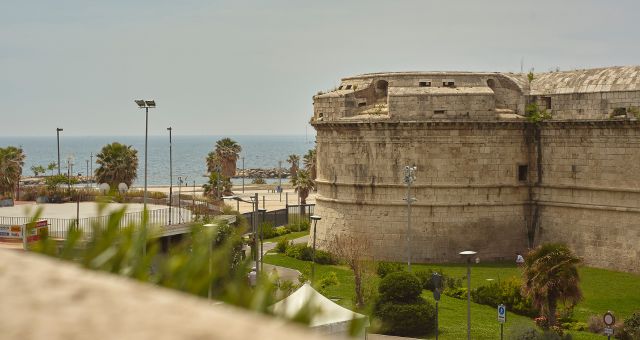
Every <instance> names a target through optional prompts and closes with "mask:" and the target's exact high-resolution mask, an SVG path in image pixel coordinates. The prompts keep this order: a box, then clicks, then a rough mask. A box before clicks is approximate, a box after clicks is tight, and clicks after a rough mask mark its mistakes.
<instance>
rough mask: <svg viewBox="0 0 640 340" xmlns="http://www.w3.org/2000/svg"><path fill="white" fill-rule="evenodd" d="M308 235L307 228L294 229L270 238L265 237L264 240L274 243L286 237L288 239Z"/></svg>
mask: <svg viewBox="0 0 640 340" xmlns="http://www.w3.org/2000/svg"><path fill="white" fill-rule="evenodd" d="M307 235H309V230H305V231H294V232H291V233H288V234H285V235H280V236H276V237H272V238H265V239H264V242H273V243H276V242H278V241H280V240H282V239H285V238H286V239H288V240H293V239H296V238H299V237H302V236H307Z"/></svg>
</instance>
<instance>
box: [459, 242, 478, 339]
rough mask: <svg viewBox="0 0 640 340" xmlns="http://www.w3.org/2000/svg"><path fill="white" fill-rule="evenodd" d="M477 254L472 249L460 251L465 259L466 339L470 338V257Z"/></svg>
mask: <svg viewBox="0 0 640 340" xmlns="http://www.w3.org/2000/svg"><path fill="white" fill-rule="evenodd" d="M475 254H477V252H475V251H473V250H465V251H462V252H460V255H462V256H463V257H464V258H465V259H466V260H467V340H471V258H472V257H473V256H474V255H475Z"/></svg>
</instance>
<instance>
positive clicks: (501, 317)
mask: <svg viewBox="0 0 640 340" xmlns="http://www.w3.org/2000/svg"><path fill="white" fill-rule="evenodd" d="M506 321H507V307H505V306H504V305H498V322H500V323H505V322H506Z"/></svg>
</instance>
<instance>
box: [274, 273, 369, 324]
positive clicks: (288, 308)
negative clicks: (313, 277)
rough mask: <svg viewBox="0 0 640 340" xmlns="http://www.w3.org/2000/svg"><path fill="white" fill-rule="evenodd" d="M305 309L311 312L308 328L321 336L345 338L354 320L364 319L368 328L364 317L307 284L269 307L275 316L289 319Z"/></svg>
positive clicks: (367, 322)
mask: <svg viewBox="0 0 640 340" xmlns="http://www.w3.org/2000/svg"><path fill="white" fill-rule="evenodd" d="M305 307H306V308H310V310H311V311H313V313H312V315H311V322H310V323H309V327H311V328H314V329H316V330H317V331H318V332H320V333H323V334H333V335H340V334H342V335H345V336H346V335H348V332H349V327H350V324H351V321H352V320H354V319H365V320H364V324H365V327H367V326H369V320H368V318H367V316H366V315H362V314H358V313H355V312H353V311H351V310H348V309H346V308H344V307H342V306H340V305H338V304H337V303H335V302H333V301H331V300H329V299H327V298H326V297H325V296H324V295H322V294H320V293H318V291H316V290H315V289H313V287H311V285H310V284H309V283H308V282H307V283H305V284H304V285H303V286H302V287H300V288H299V289H298V290H296V291H295V292H293V293H292V294H291V295H289V296H288V297H287V298H285V299H283V300H282V301H280V302H278V303H276V304H274V305H273V306H271V308H272V309H273V312H274V314H275V315H279V316H283V317H285V318H289V319H291V318H293V317H295V316H296V315H297V314H298V313H300V311H302V309H303V308H305ZM363 335H364V332H363Z"/></svg>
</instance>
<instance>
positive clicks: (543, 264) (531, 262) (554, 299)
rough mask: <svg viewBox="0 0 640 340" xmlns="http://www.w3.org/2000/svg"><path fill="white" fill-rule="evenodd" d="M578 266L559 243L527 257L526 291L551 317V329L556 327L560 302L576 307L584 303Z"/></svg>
mask: <svg viewBox="0 0 640 340" xmlns="http://www.w3.org/2000/svg"><path fill="white" fill-rule="evenodd" d="M578 263H580V259H579V258H578V257H576V256H575V255H574V254H573V253H572V252H571V250H570V249H569V248H568V247H567V246H566V245H564V244H558V243H551V244H545V245H541V246H539V247H538V248H536V249H534V250H532V251H530V252H529V254H527V256H526V259H525V262H524V272H523V273H522V277H523V283H522V290H523V292H524V293H525V295H526V296H527V297H530V298H531V299H532V301H533V305H534V306H535V307H536V308H539V309H540V312H541V313H542V314H543V315H545V316H546V317H547V320H548V321H549V326H554V325H555V324H556V310H557V307H558V300H561V301H562V302H563V303H564V304H565V305H567V303H568V304H569V306H571V307H573V306H575V305H576V304H577V303H578V302H580V300H581V299H582V293H581V292H580V287H579V286H578V284H579V283H580V276H579V275H578V268H577V267H576V265H577V264H578Z"/></svg>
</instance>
